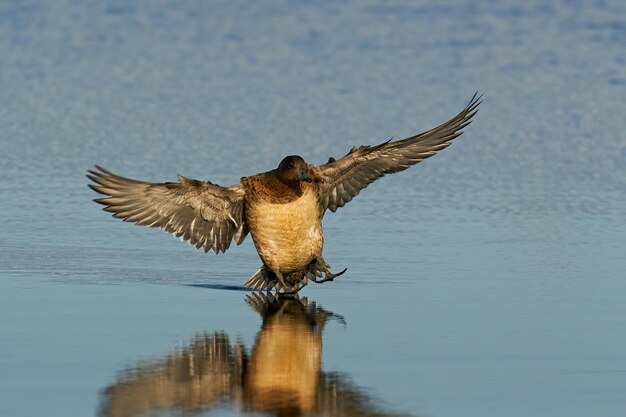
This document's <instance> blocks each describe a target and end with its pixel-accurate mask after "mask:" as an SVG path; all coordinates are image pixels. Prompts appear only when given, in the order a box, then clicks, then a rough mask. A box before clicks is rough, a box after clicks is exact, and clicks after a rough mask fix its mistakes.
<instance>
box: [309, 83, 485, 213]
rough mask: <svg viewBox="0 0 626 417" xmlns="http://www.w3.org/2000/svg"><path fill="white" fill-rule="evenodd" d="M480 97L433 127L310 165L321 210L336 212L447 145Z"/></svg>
mask: <svg viewBox="0 0 626 417" xmlns="http://www.w3.org/2000/svg"><path fill="white" fill-rule="evenodd" d="M481 98H482V95H480V96H479V95H478V93H476V94H474V96H473V97H472V99H471V100H470V101H469V103H468V104H467V106H465V108H464V109H463V110H462V111H461V112H460V113H459V114H457V115H456V116H455V117H453V118H452V119H450V120H449V121H447V122H445V123H443V124H441V125H439V126H437V127H435V128H434V129H431V130H428V131H426V132H423V133H420V134H418V135H415V136H412V137H410V138H406V139H403V140H398V141H393V142H392V141H391V140H388V141H387V142H383V143H381V144H379V145H375V146H361V147H359V148H352V149H351V150H350V152H348V153H347V154H346V155H345V156H344V157H343V158H341V159H338V160H335V159H334V158H330V159H329V160H328V163H326V164H324V165H321V166H313V165H312V166H311V170H312V171H313V173H314V175H315V177H316V179H317V181H318V182H319V184H320V201H321V204H322V206H323V209H324V210H326V209H330V210H331V211H333V212H335V211H336V210H337V209H338V208H339V207H343V206H344V205H345V204H347V203H348V202H350V201H351V200H352V199H353V198H354V197H356V196H357V195H358V194H359V192H360V191H361V190H362V189H364V188H365V187H367V186H368V185H369V184H371V183H372V182H374V181H376V180H377V179H378V178H381V177H383V176H384V175H387V174H391V173H395V172H400V171H404V170H405V169H407V168H409V167H410V166H411V165H415V164H417V163H418V162H421V161H423V160H424V159H426V158H430V157H431V156H433V155H435V154H436V153H437V152H439V151H441V150H443V149H445V148H447V147H448V146H449V145H450V141H452V140H453V139H455V138H457V137H459V136H461V134H462V133H463V132H462V131H461V129H463V128H464V127H466V126H468V125H469V124H470V123H471V119H472V117H474V115H475V114H476V113H477V112H478V105H479V104H480V103H481Z"/></svg>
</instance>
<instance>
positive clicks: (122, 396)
mask: <svg viewBox="0 0 626 417" xmlns="http://www.w3.org/2000/svg"><path fill="white" fill-rule="evenodd" d="M244 363H245V352H244V351H243V348H242V346H240V345H239V344H236V345H234V346H231V345H230V343H229V340H228V336H227V335H226V334H224V333H223V332H216V333H213V334H212V335H207V334H204V335H201V336H198V337H196V338H195V339H194V340H193V342H192V343H191V344H190V345H189V346H187V347H185V348H183V349H182V350H181V351H179V352H176V353H175V354H173V355H171V356H168V357H167V358H166V359H165V360H163V361H161V362H158V363H148V364H140V365H139V366H137V368H135V369H131V370H127V371H126V372H125V373H124V374H123V375H121V376H120V378H119V380H118V381H117V382H116V383H115V384H114V385H112V386H110V387H108V388H107V389H106V390H105V391H104V393H103V403H102V407H101V411H100V413H101V415H102V416H103V417H139V416H143V415H146V413H148V412H150V411H155V410H179V411H181V412H182V414H183V415H185V414H186V413H193V412H200V411H202V410H206V409H208V408H212V407H215V406H217V405H219V404H221V403H223V402H224V401H236V400H237V399H238V398H240V397H241V387H242V380H243V369H244Z"/></svg>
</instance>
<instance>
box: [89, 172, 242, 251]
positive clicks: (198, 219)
mask: <svg viewBox="0 0 626 417" xmlns="http://www.w3.org/2000/svg"><path fill="white" fill-rule="evenodd" d="M96 168H97V171H89V175H87V177H88V178H89V179H90V180H92V181H93V182H95V183H96V184H89V187H91V188H92V189H93V190H94V191H96V192H98V193H100V194H104V195H105V196H106V197H104V198H99V199H96V200H94V201H96V202H97V203H100V204H103V205H104V206H105V208H104V209H103V210H105V211H108V212H110V213H113V216H114V217H117V218H119V219H123V220H124V221H127V222H133V223H136V224H138V225H141V226H148V227H159V228H161V229H163V230H165V231H167V232H169V233H171V234H173V235H175V236H177V237H179V238H181V239H183V240H185V241H188V242H189V243H191V244H192V245H194V246H195V247H196V248H198V249H199V248H203V249H204V251H205V252H208V251H209V249H212V250H213V251H214V252H215V253H219V252H225V251H226V249H228V248H229V246H230V244H231V241H232V240H233V239H234V240H235V242H236V243H237V244H238V245H239V244H241V242H243V240H244V238H245V237H246V235H247V233H248V227H247V225H246V223H245V218H244V196H245V191H244V190H243V187H242V186H241V185H233V186H230V187H220V186H219V185H217V184H213V183H211V182H208V181H207V182H204V181H198V180H192V179H188V178H185V177H183V176H181V175H179V176H178V179H179V181H180V182H173V183H172V182H166V183H150V182H143V181H136V180H132V179H129V178H124V177H121V176H119V175H116V174H113V173H112V172H110V171H107V170H106V169H104V168H102V167H99V166H97V165H96Z"/></svg>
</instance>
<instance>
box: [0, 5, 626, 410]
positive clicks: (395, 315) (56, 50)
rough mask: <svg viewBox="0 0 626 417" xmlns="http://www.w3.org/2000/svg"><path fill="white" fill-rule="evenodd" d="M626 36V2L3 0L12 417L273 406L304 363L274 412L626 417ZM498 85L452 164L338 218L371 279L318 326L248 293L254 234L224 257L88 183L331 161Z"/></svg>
mask: <svg viewBox="0 0 626 417" xmlns="http://www.w3.org/2000/svg"><path fill="white" fill-rule="evenodd" d="M624 22H626V5H625V4H624V3H623V2H620V1H571V2H545V1H529V2H525V3H524V4H521V3H520V2H516V1H503V2H498V3H497V4H494V3H492V2H487V1H460V0H453V1H447V2H424V1H419V2H412V3H407V2H384V3H382V2H373V1H360V2H351V1H343V2H336V3H333V4H330V3H329V4H316V5H313V4H309V2H271V3H270V2H264V3H263V4H252V3H248V2H238V1H234V2H233V1H230V2H221V3H218V2H200V1H197V2H196V1H189V2H166V1H151V2H128V1H107V2H101V1H93V2H78V1H58V2H37V1H17V0H14V1H5V2H0V56H1V57H2V58H0V121H1V124H0V125H1V126H2V127H1V128H0V213H2V215H3V220H4V221H3V222H2V231H1V232H0V317H1V320H0V335H1V336H0V415H2V416H5V415H6V416H14V417H20V416H25V417H26V416H37V415H47V416H51V417H53V416H63V417H68V416H70V417H71V416H88V415H97V414H98V413H101V414H102V415H106V416H139V415H146V413H148V414H147V415H152V414H150V413H149V411H148V410H149V409H150V408H153V414H154V415H159V416H161V415H181V414H182V413H195V414H194V415H209V414H210V415H220V416H221V415H239V414H240V413H245V412H247V411H255V410H256V411H258V412H261V411H263V410H264V409H263V408H262V407H261V406H259V405H258V404H260V403H259V402H258V401H260V400H258V399H259V398H263V397H262V390H261V389H260V388H258V387H259V386H261V385H262V384H263V383H264V382H263V381H265V380H266V379H267V378H266V377H267V375H271V372H268V371H267V370H266V371H263V369H264V368H262V366H265V365H267V364H271V363H273V362H272V361H271V360H272V359H271V358H275V357H276V356H278V357H281V358H284V361H283V362H281V363H283V364H284V363H287V362H288V361H289V360H292V359H293V360H296V361H297V360H298V352H304V353H302V354H300V356H303V357H306V358H308V359H307V360H309V361H310V363H311V364H312V365H311V367H310V368H306V367H304V365H303V367H302V368H297V369H296V371H294V372H293V373H292V374H289V375H287V376H283V377H282V379H293V380H294V381H296V380H298V381H300V382H299V384H297V386H298V387H300V388H298V390H296V393H297V395H296V394H293V393H292V394H293V395H296V397H297V398H296V397H293V395H292V397H289V396H285V397H284V398H283V397H281V396H280V395H277V397H276V398H278V400H281V399H285V401H283V405H284V403H289V404H299V407H300V408H301V409H302V410H304V411H310V412H315V413H318V414H321V415H364V413H365V412H371V413H374V412H377V413H379V415H394V414H409V415H413V416H441V417H444V416H446V417H448V416H494V417H495V416H510V417H514V416H528V415H532V416H546V417H548V416H550V417H551V416H568V417H574V416H590V415H594V416H600V415H601V416H622V415H623V413H624V409H626V333H625V332H624V328H626V280H624V275H625V274H624V271H626V255H625V253H626V252H625V247H626V221H625V217H624V213H625V212H626V192H625V191H624V190H625V186H626V136H625V135H626V133H625V132H626V121H625V120H626V119H625V118H624V114H626V101H625V100H624V97H626V24H625V23H624ZM475 90H480V91H481V92H484V93H485V100H484V103H483V104H482V106H481V110H480V112H479V114H478V116H477V117H476V119H475V122H474V123H473V124H472V125H471V126H469V127H468V128H467V129H466V134H465V135H464V136H463V137H462V138H461V139H459V140H457V141H456V143H454V144H453V146H451V147H450V148H449V149H446V150H445V151H444V152H442V154H441V155H438V156H436V157H433V158H431V159H429V160H428V161H426V162H424V163H422V164H419V165H418V166H416V167H414V168H412V169H411V170H409V171H407V172H404V173H401V174H397V175H394V176H392V177H389V178H385V179H383V180H380V181H379V182H377V183H376V184H374V185H372V186H371V187H370V188H368V189H367V190H365V191H364V192H363V193H362V194H361V195H359V196H358V197H357V198H356V199H355V200H354V201H353V202H351V203H350V204H349V205H348V206H347V207H345V208H343V209H341V210H340V211H339V212H338V213H336V214H332V213H329V215H328V216H327V218H326V219H325V223H324V227H325V233H326V246H325V257H326V259H327V260H328V262H329V263H330V264H331V266H332V267H333V269H334V270H340V269H343V268H344V267H348V272H347V274H346V275H344V276H342V277H341V278H339V279H338V280H337V281H336V282H333V283H328V284H324V285H322V286H309V287H307V288H305V289H304V291H303V293H302V295H303V296H305V297H306V298H307V300H306V303H305V304H306V305H307V306H309V307H306V308H305V307H303V306H302V305H300V304H291V305H289V306H284V305H281V306H278V307H276V306H274V307H272V308H274V309H275V310H272V311H271V312H269V313H268V312H267V311H266V312H265V313H263V312H261V313H259V312H258V311H255V310H254V309H253V308H251V307H250V305H249V303H248V302H247V301H246V296H247V295H249V293H248V292H244V291H236V290H229V289H223V287H226V288H228V287H230V286H241V285H243V283H244V282H245V281H246V280H247V278H248V277H249V276H250V275H251V274H252V273H253V272H254V271H255V270H256V268H258V266H259V265H260V261H259V259H258V257H257V255H256V253H255V251H254V248H253V246H252V244H251V240H250V239H249V238H248V239H247V241H246V242H245V243H244V244H243V245H242V246H241V247H238V248H232V249H231V250H230V251H229V252H228V253H226V254H225V255H220V256H217V257H216V256H214V255H210V254H209V255H206V254H204V253H203V252H199V251H196V250H195V249H194V248H192V247H191V246H189V245H186V244H183V243H181V242H180V241H178V240H177V239H174V238H172V237H170V236H168V235H166V234H165V233H163V232H161V231H157V230H148V229H145V228H139V227H136V226H131V225H129V224H124V223H122V222H120V221H118V220H115V219H112V218H111V217H110V216H109V215H108V214H106V213H103V212H102V211H100V210H99V207H98V206H97V205H96V204H94V203H93V202H92V201H91V199H93V198H94V197H95V195H94V194H93V192H91V190H89V189H88V188H87V187H86V182H87V180H86V178H85V177H84V174H85V171H86V170H87V169H89V168H90V167H92V166H93V164H96V163H97V164H101V165H103V166H105V167H107V168H109V169H111V170H114V171H115V172H119V173H120V174H123V175H126V176H129V177H133V178H138V179H144V180H151V181H166V180H169V181H171V180H174V179H175V175H176V173H180V174H183V175H185V176H187V177H192V178H198V179H210V180H212V181H214V182H217V183H220V184H223V185H227V184H232V183H236V182H237V181H238V180H239V178H240V177H241V176H244V175H249V174H252V173H256V172H260V171H265V170H268V169H272V168H274V167H275V165H276V164H277V163H278V162H279V161H280V159H281V158H282V157H283V156H285V155H289V154H294V153H298V154H301V155H302V156H303V157H304V158H305V159H306V160H307V161H310V162H318V163H321V162H324V161H326V160H327V158H328V157H329V156H331V155H332V156H340V155H343V154H344V153H345V152H346V151H347V150H348V149H350V148H351V147H352V146H354V145H360V144H372V143H378V142H380V141H383V140H386V139H388V138H390V137H395V138H402V137H405V136H408V135H411V134H413V133H416V132H418V131H423V130H426V129H429V128H431V127H433V126H435V125H436V124H439V123H441V122H443V121H445V120H447V119H448V118H449V117H451V116H453V115H454V114H456V112H457V111H458V110H460V109H461V108H462V107H463V105H464V104H465V103H466V102H467V100H468V99H469V98H470V97H471V95H472V94H473V93H474V91H475ZM314 304H315V307H311V306H313V305H314ZM270 307H271V305H270ZM281 308H282V310H280V309H281ZM307 308H308V309H307ZM257 309H258V308H257ZM285 311H289V314H286V313H285ZM283 313H285V314H283ZM263 323H265V324H263ZM290 340H293V341H294V342H293V346H294V348H293V349H292V350H289V349H287V348H284V346H283V347H282V348H281V349H287V351H288V352H290V353H286V354H282V355H272V354H269V353H268V352H273V351H274V350H271V349H270V348H269V347H272V346H275V345H274V344H276V346H282V345H280V344H281V343H283V344H285V343H286V342H289V341H290ZM287 345H288V346H290V345H289V344H288V343H287ZM207 346H213V347H214V348H212V349H213V350H211V349H209V348H207ZM215 346H218V347H219V349H218V350H219V352H228V354H227V355H226V356H219V355H218V356H215V353H214V352H216V350H215V349H216V348H215ZM268 346H269V347H268ZM272 349H274V348H272ZM275 349H278V348H275ZM298 349H300V350H298ZM207 352H208V353H207ZM211 352H213V353H211ZM212 355H213V356H212ZM216 357H219V358H222V359H224V358H225V359H224V360H220V361H218V360H216V359H215V358H216ZM190 358H193V360H191V359H190ZM294 358H295V359H294ZM311 358H313V359H311ZM315 358H318V359H319V360H318V361H317V362H316V360H314V359H315ZM267 366H269V365H267ZM242 369H243V370H245V372H243V371H242ZM307 369H309V370H311V369H312V371H311V372H312V373H306V370H307ZM298 372H299V373H298ZM264 378H265V379H264ZM298 378H300V379H298ZM279 380H280V378H279ZM159 384H160V385H159ZM155 387H156V388H155ZM159 387H160V388H159ZM255 387H257V388H255ZM209 392H210V393H213V394H211V395H213V396H211V395H209V394H208V393H209ZM216 393H217V394H216ZM331 393H333V394H332V395H331ZM218 394H219V395H218ZM129 398H130V400H129ZM255 398H256V399H257V400H255ZM331 399H332V401H331ZM255 401H257V402H255ZM261 403H262V401H261ZM255 404H256V405H255ZM267 407H269V408H266V409H265V411H268V412H270V415H271V414H272V410H274V411H273V412H274V413H275V412H277V411H276V410H278V409H279V408H280V407H279V406H278V405H277V406H275V407H274V408H272V407H270V406H267ZM332 410H335V411H334V412H333V411H332ZM292 411H293V410H292Z"/></svg>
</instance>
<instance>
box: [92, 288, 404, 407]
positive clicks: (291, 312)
mask: <svg viewBox="0 0 626 417" xmlns="http://www.w3.org/2000/svg"><path fill="white" fill-rule="evenodd" d="M247 301H248V304H250V306H251V307H252V308H253V309H254V310H255V311H257V312H258V313H259V314H260V315H261V316H262V317H263V325H262V328H261V331H260V332H259V333H258V335H257V337H256V341H255V344H254V347H253V349H252V353H251V354H250V355H248V353H247V352H246V349H245V347H244V346H243V345H242V343H241V342H239V341H238V342H236V343H234V344H231V343H230V340H229V338H228V336H227V335H226V334H225V333H224V332H214V333H212V334H203V335H199V336H196V337H195V338H194V339H193V340H192V342H191V343H190V344H189V345H188V346H185V347H184V348H182V349H181V350H180V351H176V352H175V353H173V354H171V355H169V356H167V357H166V358H165V359H163V360H161V361H158V362H152V363H143V364H142V363H140V364H138V366H137V367H136V368H134V369H130V370H127V371H125V372H124V373H123V374H121V375H120V376H119V377H118V381H117V382H116V383H115V384H113V385H111V386H110V387H108V388H106V389H105V390H104V392H103V401H102V405H101V410H100V413H101V415H102V416H103V417H139V416H144V415H152V414H150V413H154V414H155V415H159V416H164V415H168V414H175V415H181V414H182V415H190V414H200V413H203V412H208V411H209V410H212V409H216V408H220V409H224V408H225V407H231V408H233V409H235V410H237V411H239V412H242V413H246V412H253V413H267V414H269V415H275V416H285V417H286V416H302V415H310V414H312V415H320V416H365V417H367V416H381V417H382V416H391V415H396V414H389V413H385V412H384V411H383V410H380V408H379V407H378V406H377V405H376V403H375V402H373V401H372V400H371V399H370V398H369V397H368V396H367V395H366V394H364V393H363V392H362V390H360V389H359V387H357V386H356V385H354V384H353V383H352V382H351V381H350V380H349V378H348V377H347V376H346V375H344V374H340V373H335V372H332V373H325V372H323V371H322V370H321V354H322V332H323V330H324V326H325V325H326V323H327V322H328V321H329V320H331V319H333V318H335V319H338V320H339V321H343V318H342V317H340V316H337V315H335V314H333V313H331V312H328V311H326V310H324V309H322V308H320V307H317V306H316V305H315V303H308V302H307V300H306V299H303V300H298V299H294V298H282V297H281V298H277V297H274V296H272V295H263V294H255V295H252V296H248V299H247Z"/></svg>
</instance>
